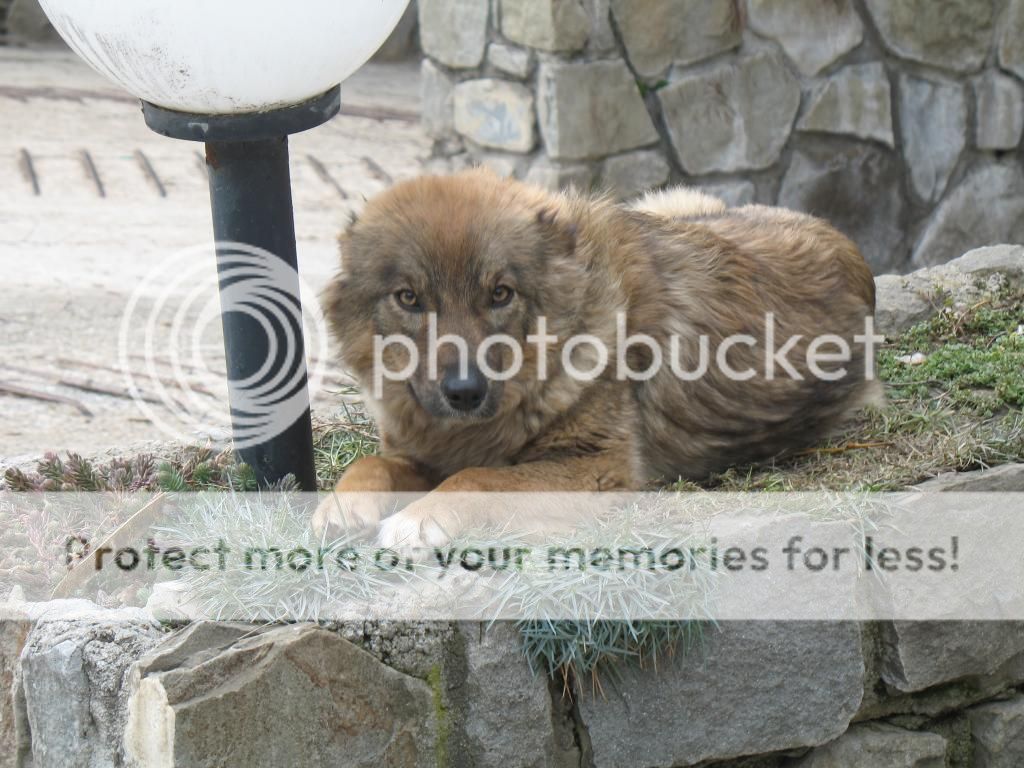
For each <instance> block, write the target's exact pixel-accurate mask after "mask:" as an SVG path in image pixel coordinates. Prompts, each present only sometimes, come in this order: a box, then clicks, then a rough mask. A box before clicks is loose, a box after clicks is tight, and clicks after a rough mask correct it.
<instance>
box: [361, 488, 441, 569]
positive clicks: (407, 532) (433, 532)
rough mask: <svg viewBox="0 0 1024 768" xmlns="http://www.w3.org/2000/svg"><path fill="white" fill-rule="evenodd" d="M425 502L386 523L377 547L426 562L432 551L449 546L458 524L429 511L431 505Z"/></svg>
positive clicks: (382, 525) (394, 516)
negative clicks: (425, 559)
mask: <svg viewBox="0 0 1024 768" xmlns="http://www.w3.org/2000/svg"><path fill="white" fill-rule="evenodd" d="M425 502H426V500H423V501H419V502H416V503H415V504H412V505H411V506H409V507H407V508H406V509H404V510H402V511H401V512H396V513H395V514H394V515H392V516H391V517H389V518H387V519H385V520H384V522H382V523H381V526H380V533H379V534H378V536H377V543H378V544H379V545H380V546H381V547H383V548H384V549H390V550H393V551H395V552H398V553H399V554H400V555H402V556H403V557H409V558H413V559H422V558H425V557H427V556H428V555H429V554H430V553H431V552H432V551H433V550H434V549H435V548H441V547H445V546H447V545H448V544H449V543H451V540H452V537H453V536H454V535H455V533H456V530H455V528H456V525H457V520H456V519H455V518H454V517H453V516H451V515H449V514H446V513H445V512H444V511H441V510H434V509H432V507H433V506H434V504H433V502H426V503H425Z"/></svg>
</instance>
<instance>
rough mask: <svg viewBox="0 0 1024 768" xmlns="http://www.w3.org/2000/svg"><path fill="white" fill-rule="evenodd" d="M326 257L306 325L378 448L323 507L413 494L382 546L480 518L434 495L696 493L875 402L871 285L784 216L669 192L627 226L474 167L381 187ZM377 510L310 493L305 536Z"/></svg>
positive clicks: (611, 211) (586, 203)
mask: <svg viewBox="0 0 1024 768" xmlns="http://www.w3.org/2000/svg"><path fill="white" fill-rule="evenodd" d="M341 244H342V271H341V274H340V275H339V277H338V278H337V280H336V281H335V282H334V283H333V284H332V285H331V286H330V288H329V289H328V291H327V294H326V306H325V308H326V311H327V314H328V318H329V320H330V322H331V325H332V327H333V330H334V332H335V333H336V334H337V337H338V339H339V340H340V342H341V347H342V356H343V362H344V365H345V367H346V368H347V369H348V370H349V371H351V372H352V373H353V374H354V375H355V376H356V377H357V379H358V380H359V382H360V384H361V385H362V387H363V390H364V392H365V393H366V395H367V404H368V406H369V408H370V410H371V412H372V414H373V415H374V416H375V418H376V420H377V424H378V425H379V428H380V434H381V438H382V451H381V455H380V456H379V457H372V458H365V459H362V460H360V461H358V462H357V463H355V464H354V465H353V466H352V467H350V468H349V469H348V471H347V472H346V473H345V475H344V477H342V478H341V480H340V482H339V483H338V485H337V490H338V491H346V492H348V491H375V492H382V491H386V492H399V491H420V492H422V491H434V492H435V493H429V494H427V495H426V496H424V497H422V498H421V499H420V500H419V501H416V502H414V503H413V504H411V505H410V506H408V507H406V508H405V509H403V510H401V511H399V512H397V513H396V514H394V515H392V516H391V517H388V518H386V519H385V520H384V521H383V524H382V525H381V529H380V543H381V544H382V545H383V546H389V547H398V548H402V549H407V548H411V547H420V546H440V545H443V544H445V543H446V542H447V541H448V540H449V539H450V537H451V536H452V535H453V534H454V533H456V532H457V531H458V530H460V529H462V528H464V527H466V526H467V525H469V524H470V523H471V522H474V523H475V522H497V521H495V520H493V518H494V517H496V516H497V515H499V514H500V513H498V512H495V511H493V510H492V509H481V510H479V511H478V512H477V513H475V514H477V515H478V516H477V517H476V518H474V520H473V521H469V520H466V519H465V515H463V516H461V517H460V516H459V515H458V514H456V513H455V512H452V511H451V510H448V509H446V506H445V504H444V503H443V499H442V498H441V497H438V496H437V495H436V493H437V492H441V491H604V490H627V489H639V488H642V487H644V486H646V485H647V484H649V483H651V482H652V481H655V480H658V479H669V480H672V479H675V478H677V477H680V476H682V477H686V478H700V477H703V476H706V475H707V474H708V473H710V472H713V471H716V470H721V469H724V468H726V467H728V466H730V465H734V464H737V463H741V462H748V461H752V460H757V459H763V458H767V457H772V456H777V455H779V454H782V453H784V452H786V451H788V450H792V449H794V448H798V447H803V446H807V445H808V444H811V443H813V442H814V441H816V440H819V439H820V438H821V437H823V436H824V435H825V434H826V433H827V432H829V431H830V430H831V429H832V428H833V427H834V426H835V425H836V424H837V422H839V421H840V420H841V419H842V417H843V416H844V415H845V414H847V413H848V412H850V411H851V410H852V409H855V408H856V407H858V406H860V405H863V404H864V403H865V402H867V401H870V400H872V399H874V397H875V392H876V391H877V385H876V383H875V382H874V381H873V380H871V379H872V377H871V371H872V370H873V355H872V353H871V348H870V345H871V343H873V342H872V341H871V340H865V339H864V336H865V335H866V332H865V325H866V320H867V319H869V318H870V317H871V315H872V313H873V311H874V281H873V279H872V276H871V272H870V270H869V269H868V267H867V266H866V264H865V263H864V259H863V258H862V257H861V255H860V253H859V251H858V250H857V248H856V246H855V245H854V244H853V243H852V242H850V241H849V240H848V239H847V238H846V237H844V236H843V235H841V234H840V233H839V232H837V231H836V230H835V229H833V228H832V227H830V226H829V225H828V224H826V223H825V222H823V221H820V220H818V219H815V218H812V217H810V216H805V215H803V214H798V213H794V212H791V211H786V210H782V209H777V208H768V207H763V206H756V205H755V206H746V207H743V208H737V209H731V210H726V207H725V205H724V204H723V203H721V201H719V200H716V199H714V198H710V197H707V196H705V195H702V194H701V193H699V192H695V191H691V190H686V189H677V190H670V191H668V192H663V193H655V194H652V195H649V196H648V197H647V198H645V199H643V200H641V201H639V202H637V203H635V204H633V205H632V206H628V207H627V206H620V205H616V204H614V203H612V202H610V201H609V200H606V199H603V198H594V197H590V196H586V195H582V194H574V193H568V194H550V193H548V192H546V191H543V190H541V189H538V188H535V187H532V186H528V185H525V184H522V183H519V182H516V181H512V180H506V179H500V178H498V177H496V176H494V175H493V174H491V173H489V172H486V171H483V170H475V171H470V172H466V173H462V174H459V175H456V176H450V177H424V178H419V179H416V180H414V181H409V182H406V183H402V184H399V185H397V186H395V187H394V188H392V189H390V190H389V191H387V192H385V193H383V194H382V195H380V196H379V197H377V198H376V199H374V200H372V201H370V203H369V204H368V205H367V207H366V210H365V212H364V213H363V215H362V216H361V218H360V219H359V220H358V221H356V222H354V223H353V224H352V226H351V227H350V228H349V229H348V231H347V232H346V233H345V234H344V235H343V237H342V240H341ZM545 334H546V336H547V337H548V339H549V341H548V344H547V345H546V346H542V345H541V344H540V343H538V337H539V336H542V335H545ZM497 335H500V337H499V338H498V340H495V337H496V336H497ZM637 335H642V336H643V337H644V338H642V339H636V338H632V337H635V336H637ZM446 336H449V337H450V336H457V337H459V339H461V340H462V341H463V342H464V345H465V348H464V349H459V345H458V344H457V343H455V342H454V341H453V340H452V339H451V338H447V339H445V338H444V337H446ZM398 337H401V339H404V341H403V342H402V343H399V341H401V339H399V338H398ZM858 338H860V339H861V342H858V341H857V339H858ZM434 339H437V340H438V342H439V343H432V342H433V340H434ZM488 340H490V341H488ZM513 342H514V343H513ZM772 342H774V344H773V343H772ZM516 345H518V346H519V352H520V356H519V357H517V356H516V352H515V349H514V347H515V346H516ZM602 346H603V348H604V351H603V352H602V351H601V347H602ZM844 347H845V348H846V352H847V354H845V355H843V349H844ZM432 350H433V352H432ZM773 351H774V352H775V353H776V355H775V356H773V355H772V352H773ZM431 356H433V360H432V361H431ZM463 358H468V359H467V360H466V361H465V363H463ZM602 360H604V362H605V366H604V367H603V368H602V367H601V363H602ZM701 361H704V362H706V363H707V365H706V370H703V369H702V366H701V365H700V363H701ZM672 363H678V365H673V364H672ZM385 371H386V373H383V372H385ZM584 374H586V375H584ZM382 512H383V510H382V508H381V505H380V503H379V502H374V501H373V500H372V499H369V498H367V499H364V500H359V499H355V498H347V499H345V500H341V499H339V498H338V497H333V496H332V497H331V498H329V499H327V500H326V501H325V502H324V503H323V504H321V506H320V508H319V509H318V510H317V512H316V515H315V516H314V521H313V523H314V527H315V528H316V529H317V530H320V531H324V530H325V529H326V530H329V531H331V532H335V531H337V532H340V531H346V530H352V529H369V528H375V527H376V526H378V524H381V515H382ZM533 522H534V523H536V522H538V521H533ZM566 522H567V521H565V520H560V521H556V520H552V521H551V523H552V525H556V524H557V525H560V526H564V524H565V523H566ZM570 522H571V521H570ZM540 523H541V526H542V527H543V525H544V523H545V521H540Z"/></svg>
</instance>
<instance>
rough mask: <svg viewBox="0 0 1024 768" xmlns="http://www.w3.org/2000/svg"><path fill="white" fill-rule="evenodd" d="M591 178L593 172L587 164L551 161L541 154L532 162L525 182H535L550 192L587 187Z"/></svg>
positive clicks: (592, 177)
mask: <svg viewBox="0 0 1024 768" xmlns="http://www.w3.org/2000/svg"><path fill="white" fill-rule="evenodd" d="M593 180H594V174H593V171H591V169H590V166H589V165H585V164H583V163H560V162H553V161H551V160H550V159H549V158H547V157H545V156H543V155H541V156H540V157H538V158H537V159H536V160H535V161H534V162H533V165H531V166H530V170H529V171H528V172H527V174H526V182H527V183H529V184H536V185H537V186H538V187H543V188H544V189H547V190H549V191H551V192H557V191H559V190H562V189H567V188H568V187H575V188H576V189H589V188H590V185H591V184H592V183H593Z"/></svg>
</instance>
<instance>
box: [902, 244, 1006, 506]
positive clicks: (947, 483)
mask: <svg viewBox="0 0 1024 768" xmlns="http://www.w3.org/2000/svg"><path fill="white" fill-rule="evenodd" d="M1022 256H1024V253H1022ZM915 488H918V489H920V490H922V491H930V492H936V491H939V492H945V491H952V492H960V493H974V492H976V491H984V492H996V491H999V492H1014V493H1021V492H1024V464H1003V465H1001V466H998V467H992V468H991V469H978V470H975V471H973V472H946V473H943V474H941V475H939V476H938V477H935V478H932V479H931V480H927V481H925V482H923V483H918V484H917V485H916V486H915Z"/></svg>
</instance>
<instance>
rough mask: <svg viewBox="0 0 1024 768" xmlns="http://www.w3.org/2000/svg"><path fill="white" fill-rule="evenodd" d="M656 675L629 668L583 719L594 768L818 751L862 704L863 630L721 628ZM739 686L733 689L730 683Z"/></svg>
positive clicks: (764, 625)
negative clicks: (776, 751) (779, 751)
mask: <svg viewBox="0 0 1024 768" xmlns="http://www.w3.org/2000/svg"><path fill="white" fill-rule="evenodd" d="M705 633H706V636H705V637H704V638H703V641H702V642H700V643H696V644H695V647H694V648H692V649H690V650H688V651H687V652H686V653H681V652H679V653H677V654H676V656H675V657H674V659H672V660H670V661H669V662H668V663H664V662H661V661H659V665H658V669H657V670H654V669H647V670H639V669H636V668H633V667H630V668H627V669H623V670H622V675H621V678H619V679H618V681H617V683H616V684H615V686H614V687H612V686H610V685H608V686H606V687H605V696H601V695H594V696H590V695H583V696H581V697H580V698H579V702H578V705H579V710H580V715H581V718H582V720H583V723H584V724H585V726H586V727H587V731H588V734H589V737H590V741H591V744H592V746H593V764H594V765H595V766H597V768H605V767H606V766H615V767H616V768H618V766H624V765H643V766H649V767H650V768H656V767H657V768H661V767H664V768H668V766H684V765H694V764H697V763H701V762H703V761H705V760H722V759H726V758H730V757H736V756H739V755H752V754H758V753H761V752H769V751H774V750H783V749H795V748H798V747H808V746H815V745H818V744H823V743H825V742H827V741H830V740H832V739H834V738H836V737H837V736H839V735H840V734H842V733H843V732H844V731H845V730H846V728H847V727H848V726H849V723H850V719H851V718H852V717H853V714H854V713H855V712H856V710H857V707H858V705H859V704H860V701H861V696H862V695H863V685H864V659H863V656H862V653H861V635H860V629H859V628H858V626H857V624H855V623H852V622H846V623H826V622H785V621H782V622H772V621H751V622H723V623H722V624H721V625H720V628H719V629H714V628H710V627H708V628H706V629H705ZM734 683H735V684H734Z"/></svg>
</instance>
